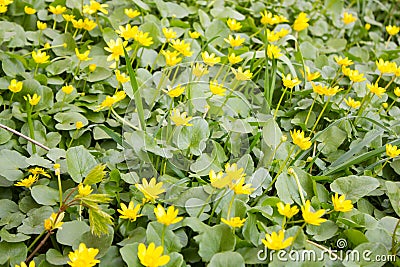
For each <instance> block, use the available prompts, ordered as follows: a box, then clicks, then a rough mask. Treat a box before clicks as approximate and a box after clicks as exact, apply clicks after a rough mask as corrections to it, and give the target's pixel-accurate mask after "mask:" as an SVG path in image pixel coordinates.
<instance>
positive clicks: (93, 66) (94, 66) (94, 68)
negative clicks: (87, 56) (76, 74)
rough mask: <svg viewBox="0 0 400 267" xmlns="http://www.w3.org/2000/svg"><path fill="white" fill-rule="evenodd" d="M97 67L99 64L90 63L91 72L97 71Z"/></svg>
mask: <svg viewBox="0 0 400 267" xmlns="http://www.w3.org/2000/svg"><path fill="white" fill-rule="evenodd" d="M96 68H97V65H96V64H90V65H89V71H90V72H93V71H95V70H96Z"/></svg>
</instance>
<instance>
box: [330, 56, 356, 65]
mask: <svg viewBox="0 0 400 267" xmlns="http://www.w3.org/2000/svg"><path fill="white" fill-rule="evenodd" d="M334 59H335V61H336V63H337V64H339V65H340V66H345V67H348V66H350V65H353V61H352V60H350V59H348V58H347V57H345V58H342V57H338V56H335V57H334Z"/></svg>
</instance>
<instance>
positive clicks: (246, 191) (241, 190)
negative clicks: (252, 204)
mask: <svg viewBox="0 0 400 267" xmlns="http://www.w3.org/2000/svg"><path fill="white" fill-rule="evenodd" d="M230 188H231V189H232V190H233V192H235V194H236V195H250V194H251V193H252V192H253V191H254V188H252V187H251V184H246V185H245V184H244V177H242V178H240V179H239V180H238V181H237V182H235V183H233V184H231V185H230Z"/></svg>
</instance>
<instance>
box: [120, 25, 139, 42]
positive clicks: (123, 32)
mask: <svg viewBox="0 0 400 267" xmlns="http://www.w3.org/2000/svg"><path fill="white" fill-rule="evenodd" d="M115 32H116V33H117V34H118V35H119V36H120V37H122V38H124V39H125V40H129V39H133V38H134V37H135V36H136V35H137V34H138V32H139V28H138V26H133V27H132V26H131V25H130V24H126V25H125V27H124V26H119V30H116V31H115Z"/></svg>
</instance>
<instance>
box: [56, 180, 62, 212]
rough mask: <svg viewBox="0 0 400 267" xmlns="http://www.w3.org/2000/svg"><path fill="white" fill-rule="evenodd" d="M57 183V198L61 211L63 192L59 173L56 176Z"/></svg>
mask: <svg viewBox="0 0 400 267" xmlns="http://www.w3.org/2000/svg"><path fill="white" fill-rule="evenodd" d="M57 181H58V196H59V198H60V209H61V207H62V205H63V190H62V184H61V175H60V174H59V173H58V174H57Z"/></svg>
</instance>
